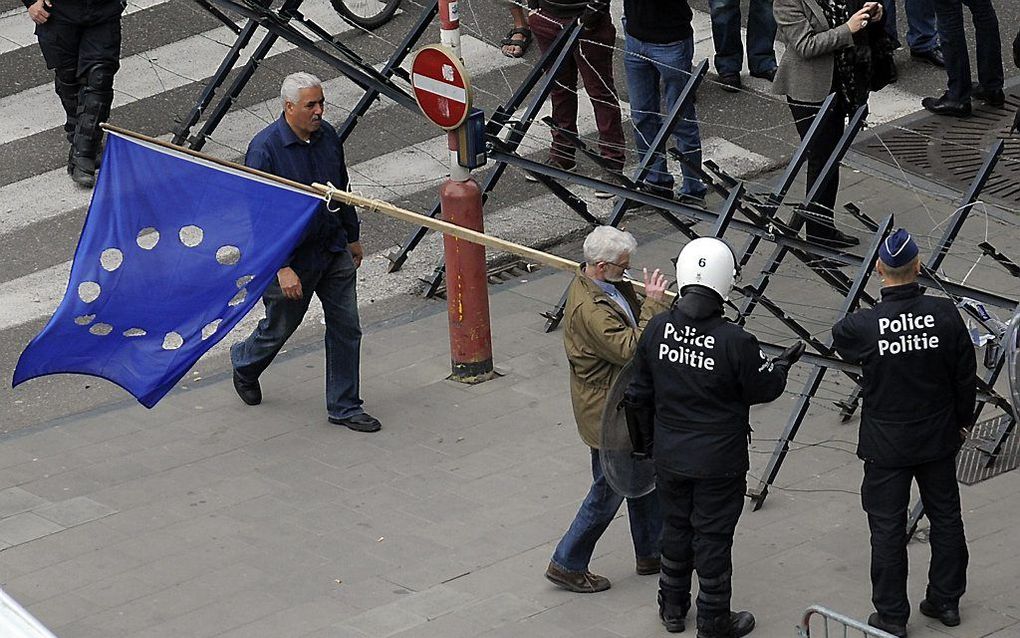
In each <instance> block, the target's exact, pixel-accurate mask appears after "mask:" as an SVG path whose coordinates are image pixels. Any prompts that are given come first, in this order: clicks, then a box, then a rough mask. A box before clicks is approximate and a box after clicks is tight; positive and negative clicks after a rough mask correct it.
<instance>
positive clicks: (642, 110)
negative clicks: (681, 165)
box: [623, 35, 673, 191]
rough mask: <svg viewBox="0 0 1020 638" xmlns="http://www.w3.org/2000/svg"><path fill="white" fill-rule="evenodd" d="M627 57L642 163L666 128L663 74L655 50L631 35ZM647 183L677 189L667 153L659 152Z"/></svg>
mask: <svg viewBox="0 0 1020 638" xmlns="http://www.w3.org/2000/svg"><path fill="white" fill-rule="evenodd" d="M625 42H626V51H627V53H626V55H625V56H624V59H623V64H624V68H625V69H626V71H627V92H628V94H629V95H630V119H631V122H633V124H634V147H635V148H636V149H637V154H638V161H641V159H643V158H644V156H645V153H647V152H648V146H649V144H650V143H651V142H652V140H654V139H655V135H656V134H657V133H658V132H659V129H660V128H661V127H662V118H661V117H660V115H659V112H660V111H661V110H662V108H663V107H662V100H661V96H660V93H659V71H658V68H657V65H656V64H655V60H654V58H653V54H654V52H655V49H654V47H653V46H652V45H648V44H647V43H644V42H642V41H640V40H637V39H636V38H633V37H631V36H630V35H627V36H626V40H625ZM645 181H646V182H648V183H649V184H655V185H656V186H658V187H660V188H666V189H669V190H670V191H672V190H673V176H672V175H671V174H670V173H669V168H668V166H667V163H666V155H665V154H664V153H656V155H655V158H654V159H653V160H652V162H651V163H650V164H649V165H648V176H647V177H646V178H645Z"/></svg>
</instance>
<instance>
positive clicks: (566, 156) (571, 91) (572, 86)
mask: <svg viewBox="0 0 1020 638" xmlns="http://www.w3.org/2000/svg"><path fill="white" fill-rule="evenodd" d="M528 23H529V24H530V25H531V32H532V33H533V34H534V35H535V40H536V41H537V42H538V47H539V48H540V49H541V50H542V51H543V52H545V51H546V50H547V49H548V48H549V47H550V46H551V45H552V43H553V40H555V39H556V36H557V35H559V33H560V31H561V30H562V29H563V24H562V22H561V21H560V20H557V19H556V18H555V17H553V16H551V15H549V14H548V13H547V12H545V11H538V12H536V13H533V14H531V15H530V16H529V17H528ZM574 57H575V56H568V57H567V58H566V59H564V61H563V64H562V65H561V66H560V69H559V72H558V73H557V74H556V81H555V82H554V84H553V88H552V91H550V93H549V99H550V101H551V102H552V119H553V129H552V146H551V148H550V150H549V159H550V160H551V161H553V162H554V163H556V164H558V165H559V166H561V167H565V168H573V166H574V150H575V148H574V145H573V144H572V143H571V142H570V140H569V138H568V137H567V136H566V135H564V134H563V133H561V132H560V131H561V130H563V131H566V132H570V133H575V134H576V133H577V63H576V62H575V61H574Z"/></svg>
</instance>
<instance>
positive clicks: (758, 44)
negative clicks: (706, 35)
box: [708, 0, 776, 75]
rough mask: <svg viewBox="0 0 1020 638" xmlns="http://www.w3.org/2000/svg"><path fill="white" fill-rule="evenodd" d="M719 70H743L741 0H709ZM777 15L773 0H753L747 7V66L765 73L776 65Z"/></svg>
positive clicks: (750, 69)
mask: <svg viewBox="0 0 1020 638" xmlns="http://www.w3.org/2000/svg"><path fill="white" fill-rule="evenodd" d="M708 8H709V11H711V13H712V40H713V41H714V42H715V70H716V72H718V73H719V75H729V74H732V73H740V69H741V68H742V67H743V66H744V49H743V47H742V46H741V43H740V0H709V2H708ZM775 43H776V17H775V16H774V15H773V14H772V0H751V4H750V6H749V8H748V11H747V68H748V70H749V71H750V72H751V73H754V74H756V75H757V74H762V73H767V72H769V71H771V70H772V69H774V68H776V47H775Z"/></svg>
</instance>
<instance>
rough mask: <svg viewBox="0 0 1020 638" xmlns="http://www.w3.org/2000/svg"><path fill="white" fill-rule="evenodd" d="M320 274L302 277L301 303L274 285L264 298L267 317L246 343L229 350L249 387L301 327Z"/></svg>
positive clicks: (270, 286)
mask: <svg viewBox="0 0 1020 638" xmlns="http://www.w3.org/2000/svg"><path fill="white" fill-rule="evenodd" d="M318 278H319V273H312V274H305V273H302V274H301V289H302V293H303V296H302V297H301V299H296V300H290V299H287V298H286V297H284V296H283V290H281V289H280V283H279V282H278V281H276V280H274V281H273V283H271V284H270V285H269V287H268V288H266V291H265V293H263V294H262V303H263V305H265V307H266V316H265V318H263V319H262V320H261V321H259V323H258V325H256V326H255V330H253V331H252V333H251V335H249V336H248V338H247V339H245V340H244V341H239V342H238V343H235V344H234V345H233V346H231V348H230V362H231V363H232V364H233V366H234V372H235V373H236V374H237V376H238V377H240V379H241V380H242V381H244V382H246V383H254V382H255V381H258V378H259V376H260V375H261V374H262V373H263V372H264V371H265V369H266V368H268V367H269V364H270V363H272V361H273V359H274V358H275V357H276V355H277V354H278V353H279V352H280V349H281V348H283V344H284V343H286V342H287V339H289V338H290V335H292V334H294V330H296V329H297V327H298V326H299V325H301V320H302V319H303V318H304V316H305V312H306V311H307V310H308V304H309V302H311V300H312V293H313V291H314V289H315V284H316V282H317V281H318Z"/></svg>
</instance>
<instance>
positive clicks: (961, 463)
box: [956, 415, 1020, 485]
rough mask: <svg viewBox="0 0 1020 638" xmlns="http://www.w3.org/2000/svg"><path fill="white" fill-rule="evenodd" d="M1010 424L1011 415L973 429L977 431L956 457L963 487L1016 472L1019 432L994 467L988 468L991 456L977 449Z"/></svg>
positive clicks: (1019, 440)
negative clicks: (1012, 471)
mask: <svg viewBox="0 0 1020 638" xmlns="http://www.w3.org/2000/svg"><path fill="white" fill-rule="evenodd" d="M1008 421H1009V416H1008V415H1002V416H998V417H995V418H994V419H988V420H987V421H982V422H980V423H978V424H977V425H975V426H974V431H973V432H972V433H971V436H970V438H969V439H968V440H967V442H966V443H965V444H964V445H963V449H962V450H960V455H959V456H958V457H957V458H956V478H957V480H959V481H960V482H961V483H963V484H964V485H974V484H975V483H980V482H981V481H987V480H988V479H990V478H992V477H993V476H998V475H999V474H1005V473H1006V472H1009V471H1011V470H1015V469H1016V468H1017V466H1018V465H1020V436H1017V432H1016V430H1014V431H1013V433H1012V434H1010V435H1009V438H1008V439H1006V442H1005V443H1003V444H1002V450H1001V451H1000V452H999V456H998V458H996V459H995V462H994V463H993V464H992V466H991V467H988V460H989V456H988V455H987V454H985V453H984V452H982V451H981V450H979V449H977V446H979V445H981V444H983V443H985V442H987V441H992V440H994V439H995V436H996V435H997V434H998V432H999V428H1001V427H1003V426H1005V425H1006V423H1007V422H1008Z"/></svg>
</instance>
